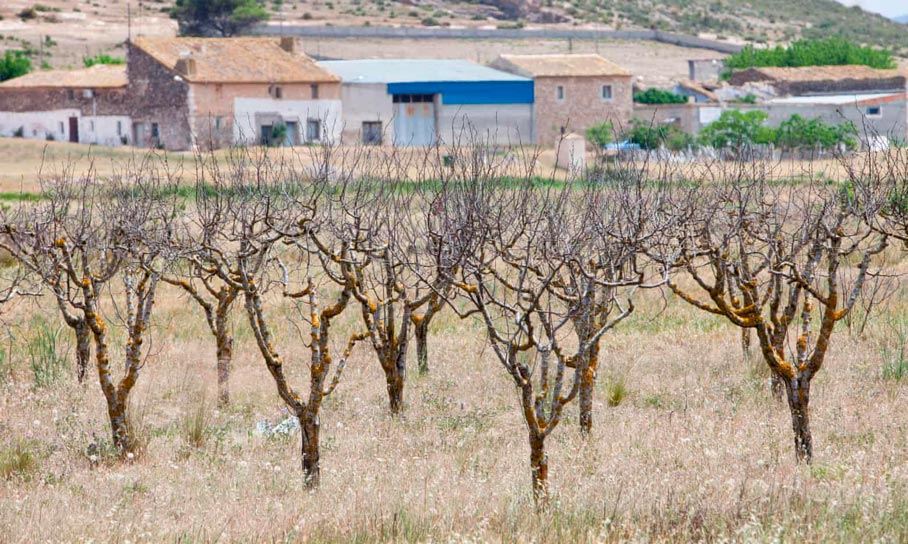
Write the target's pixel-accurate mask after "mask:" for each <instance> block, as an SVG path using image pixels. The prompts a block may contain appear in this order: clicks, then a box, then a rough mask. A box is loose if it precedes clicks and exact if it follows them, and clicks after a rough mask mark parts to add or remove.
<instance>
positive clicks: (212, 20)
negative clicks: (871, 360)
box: [170, 0, 268, 36]
mask: <svg viewBox="0 0 908 544" xmlns="http://www.w3.org/2000/svg"><path fill="white" fill-rule="evenodd" d="M170 16H171V18H173V19H176V20H177V22H178V23H179V26H180V35H181V36H234V35H237V34H241V33H242V32H243V31H245V30H248V29H249V28H250V27H252V26H253V25H255V24H256V23H260V22H262V21H267V20H268V12H267V11H265V8H264V7H263V6H262V4H260V3H259V2H257V1H256V0H177V1H176V4H175V5H174V7H173V9H171V11H170Z"/></svg>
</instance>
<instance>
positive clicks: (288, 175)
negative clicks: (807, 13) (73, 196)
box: [194, 155, 366, 487]
mask: <svg viewBox="0 0 908 544" xmlns="http://www.w3.org/2000/svg"><path fill="white" fill-rule="evenodd" d="M259 159H261V160H259ZM233 161H234V162H235V164H234V165H233V166H232V167H231V169H230V171H229V172H222V173H219V174H218V175H217V176H215V178H214V182H215V183H214V186H213V187H212V188H211V190H208V191H205V194H204V195H201V194H200V197H199V205H198V206H197V209H198V215H199V218H200V219H199V220H200V222H201V225H202V228H201V230H202V231H203V232H206V233H208V234H206V235H205V236H204V237H203V238H202V239H203V242H202V243H201V247H200V249H199V251H200V253H199V254H198V255H197V256H195V257H194V258H195V259H196V261H197V262H199V263H201V264H200V266H201V267H202V268H203V270H205V272H206V273H211V274H214V275H215V276H216V277H217V278H218V280H219V281H220V282H223V284H224V285H226V286H227V287H229V288H231V289H235V290H236V291H237V292H238V293H239V295H240V296H241V297H242V300H243V306H244V309H245V313H246V317H247V318H248V320H249V324H250V327H251V329H252V333H253V337H254V338H255V343H256V346H257V348H258V351H259V354H260V356H261V357H262V360H263V362H264V363H265V366H266V368H267V369H268V371H269V373H270V375H271V377H272V379H273V381H274V384H275V388H276V390H277V393H278V396H279V397H280V398H281V400H282V401H283V402H284V404H285V405H286V406H287V408H288V409H289V410H290V411H291V412H292V413H293V415H294V416H295V417H296V418H297V420H298V421H299V424H300V429H301V431H302V432H301V435H302V437H301V447H300V451H301V464H302V469H303V473H304V475H305V481H306V485H307V487H317V486H318V485H319V479H320V449H319V430H320V411H321V407H322V403H323V402H324V399H325V398H326V397H327V396H328V395H330V394H331V393H333V392H334V391H335V389H336V388H337V385H338V383H339V382H340V379H341V376H342V374H343V371H344V367H345V365H346V360H347V357H348V356H349V354H350V352H351V351H352V349H353V348H354V346H355V345H356V344H357V343H358V342H360V341H361V340H363V339H364V338H365V337H366V335H365V334H364V333H354V334H352V335H349V336H348V337H347V338H346V348H345V349H344V350H343V354H342V356H341V357H339V358H338V359H337V362H336V363H335V360H334V358H333V356H332V354H331V349H332V340H333V339H334V338H335V337H336V336H337V335H338V334H340V333H338V332H337V330H336V329H335V328H332V325H333V324H334V322H333V320H334V319H335V318H336V317H338V316H339V315H340V314H341V313H342V312H343V311H344V309H345V308H346V307H347V305H348V304H349V302H350V301H351V299H352V292H353V289H354V286H353V284H352V278H353V276H352V272H351V265H350V259H349V251H348V249H347V247H346V246H345V245H342V247H341V248H340V249H339V253H338V254H337V255H334V256H333V257H336V258H331V257H329V256H327V255H326V254H325V253H324V252H323V251H322V250H321V249H320V248H317V247H316V246H315V245H314V244H313V243H312V240H311V239H310V238H307V237H306V236H303V235H301V233H305V232H306V231H307V230H308V229H315V227H313V226H312V224H313V223H314V222H316V218H317V215H316V210H317V206H318V205H319V201H320V198H321V197H320V195H319V194H318V193H316V192H309V191H307V192H305V193H304V194H303V193H297V192H296V189H297V188H298V187H295V186H293V184H289V183H287V182H286V180H287V179H298V178H300V177H302V176H301V175H300V173H298V172H294V171H292V170H286V169H285V166H286V165H281V164H276V163H274V162H272V161H271V160H270V159H269V158H267V157H264V158H257V157H252V156H250V155H244V156H239V157H234V158H233ZM291 195H292V196H291ZM329 276H334V277H337V276H343V277H347V278H350V281H348V282H346V283H344V284H343V285H341V287H340V288H339V289H334V290H333V292H332V294H331V295H330V296H331V297H332V298H333V302H332V303H330V304H323V303H322V302H321V297H322V296H323V294H324V293H325V291H327V290H330V289H331V288H332V287H333V286H334V285H335V282H334V281H333V280H331V279H328V277H329ZM275 294H280V296H281V298H282V299H284V300H290V301H293V302H294V304H295V307H296V309H297V310H298V316H297V317H298V320H299V321H298V322H300V323H305V324H307V325H308V326H307V329H308V334H302V333H301V338H300V343H301V344H302V345H303V346H305V347H306V349H308V351H309V353H308V357H306V358H303V359H302V360H303V361H306V359H308V361H306V363H305V364H307V366H308V373H309V390H308V395H307V396H306V397H305V398H304V397H303V396H302V395H301V393H300V392H298V390H297V389H296V388H294V386H293V385H291V384H290V381H289V380H288V376H287V373H286V370H285V368H286V364H287V362H286V361H285V359H284V357H283V356H282V355H281V354H280V352H279V350H278V344H277V342H278V339H277V338H276V335H275V333H274V332H273V331H274V320H275V319H280V318H276V317H274V316H275V313H271V312H268V311H267V310H268V308H269V306H270V305H272V304H275V301H274V298H273V296H272V295H275ZM293 323H294V325H295V324H296V323H297V321H296V320H295V319H294V320H293ZM293 328H296V327H293ZM296 351H297V350H294V353H295V352H296Z"/></svg>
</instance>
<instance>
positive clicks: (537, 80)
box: [492, 55, 633, 146]
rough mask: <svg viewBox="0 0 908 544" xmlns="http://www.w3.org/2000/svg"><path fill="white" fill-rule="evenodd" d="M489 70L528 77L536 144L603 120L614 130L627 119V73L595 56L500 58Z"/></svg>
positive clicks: (553, 141)
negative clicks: (531, 85) (609, 123)
mask: <svg viewBox="0 0 908 544" xmlns="http://www.w3.org/2000/svg"><path fill="white" fill-rule="evenodd" d="M492 66H493V67H495V68H498V69H500V70H505V71H507V72H511V73H514V74H518V75H521V76H525V77H530V78H532V79H533V81H534V88H535V104H534V106H535V108H534V110H535V111H534V116H535V135H536V143H539V144H541V145H546V146H552V145H557V144H558V142H559V140H560V139H561V137H562V135H564V134H567V133H568V132H580V133H582V132H583V131H585V130H586V128H587V127H589V126H591V125H594V124H598V123H601V122H604V121H611V122H612V123H613V124H614V125H615V127H616V129H617V128H619V127H621V126H623V125H625V124H626V123H627V122H628V120H629V119H630V118H631V114H632V112H633V92H632V88H631V87H632V84H631V74H630V72H628V71H627V70H625V69H624V68H621V67H620V66H618V65H617V64H615V63H613V62H611V61H608V60H606V59H604V58H602V57H600V56H599V55H502V56H500V57H499V58H498V59H496V60H495V61H494V62H493V63H492Z"/></svg>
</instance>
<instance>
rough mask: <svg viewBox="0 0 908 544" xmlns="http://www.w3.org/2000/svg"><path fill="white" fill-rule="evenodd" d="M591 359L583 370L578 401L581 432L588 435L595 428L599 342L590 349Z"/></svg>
mask: <svg viewBox="0 0 908 544" xmlns="http://www.w3.org/2000/svg"><path fill="white" fill-rule="evenodd" d="M588 357H589V359H588V361H587V364H586V365H584V368H583V370H582V372H583V376H582V377H581V378H580V390H579V392H578V397H579V399H578V402H579V404H580V432H581V433H582V434H583V435H584V436H588V435H589V434H590V431H592V429H593V392H594V391H595V387H596V369H597V367H598V366H599V342H595V343H594V344H593V345H592V346H590V349H589V355H588Z"/></svg>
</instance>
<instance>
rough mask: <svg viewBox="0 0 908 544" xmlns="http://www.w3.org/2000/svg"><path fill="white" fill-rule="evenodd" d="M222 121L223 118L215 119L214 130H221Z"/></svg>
mask: <svg viewBox="0 0 908 544" xmlns="http://www.w3.org/2000/svg"><path fill="white" fill-rule="evenodd" d="M221 119H222V117H215V118H214V129H215V130H221Z"/></svg>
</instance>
